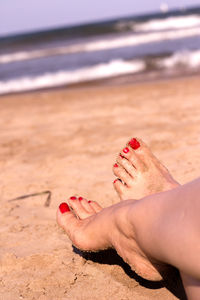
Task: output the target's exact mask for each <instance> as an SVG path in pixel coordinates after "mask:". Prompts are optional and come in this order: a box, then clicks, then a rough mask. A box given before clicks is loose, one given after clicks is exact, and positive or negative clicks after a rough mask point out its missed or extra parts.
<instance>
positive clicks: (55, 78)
mask: <svg viewBox="0 0 200 300" xmlns="http://www.w3.org/2000/svg"><path fill="white" fill-rule="evenodd" d="M199 71H200V7H196V8H191V9H185V10H179V11H178V10H176V11H170V12H167V13H157V14H149V15H143V16H130V17H127V18H118V19H115V20H110V21H104V22H99V23H91V24H83V25H78V26H73V27H66V28H56V29H52V30H48V31H42V32H31V33H26V34H21V35H16V36H8V37H0V94H6V93H13V92H22V91H28V90H36V89H41V88H50V87H57V86H62V85H65V86H68V85H71V84H74V83H82V82H85V81H93V80H97V79H104V78H106V79H107V80H109V79H112V78H113V77H117V76H121V77H123V76H127V75H128V76H129V80H130V78H131V81H132V82H134V80H136V79H137V78H140V79H145V78H146V77H151V76H152V77H159V78H160V77H163V76H166V75H167V76H173V75H180V76H181V75H187V74H193V73H198V72H199Z"/></svg>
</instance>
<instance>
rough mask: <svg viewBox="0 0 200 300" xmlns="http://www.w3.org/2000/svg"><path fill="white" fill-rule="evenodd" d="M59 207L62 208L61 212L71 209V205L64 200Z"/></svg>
mask: <svg viewBox="0 0 200 300" xmlns="http://www.w3.org/2000/svg"><path fill="white" fill-rule="evenodd" d="M59 209H60V212H61V213H62V214H64V213H66V212H68V211H70V208H69V206H68V205H67V203H65V202H63V203H61V204H60V205H59Z"/></svg>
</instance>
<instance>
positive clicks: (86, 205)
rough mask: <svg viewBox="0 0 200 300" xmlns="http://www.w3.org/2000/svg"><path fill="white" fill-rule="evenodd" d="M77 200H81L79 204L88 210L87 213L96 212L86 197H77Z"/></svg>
mask: <svg viewBox="0 0 200 300" xmlns="http://www.w3.org/2000/svg"><path fill="white" fill-rule="evenodd" d="M78 200H79V201H80V202H81V205H82V206H83V208H85V210H86V211H87V212H88V214H90V215H92V214H94V213H96V211H95V210H94V208H93V207H92V206H91V205H90V203H88V200H87V199H84V198H82V197H79V198H78Z"/></svg>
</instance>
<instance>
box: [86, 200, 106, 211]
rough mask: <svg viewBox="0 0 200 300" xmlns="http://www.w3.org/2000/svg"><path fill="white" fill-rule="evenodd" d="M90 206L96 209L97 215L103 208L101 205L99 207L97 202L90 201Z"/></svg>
mask: <svg viewBox="0 0 200 300" xmlns="http://www.w3.org/2000/svg"><path fill="white" fill-rule="evenodd" d="M88 204H89V205H90V206H91V207H92V208H93V209H94V211H95V212H96V213H98V212H100V211H101V210H102V209H103V208H102V206H101V205H99V203H97V202H96V201H91V200H89V201H88Z"/></svg>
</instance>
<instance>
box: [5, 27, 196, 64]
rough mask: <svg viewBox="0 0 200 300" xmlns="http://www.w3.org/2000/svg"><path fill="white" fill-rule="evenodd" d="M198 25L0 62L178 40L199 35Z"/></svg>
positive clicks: (15, 55) (13, 56)
mask: <svg viewBox="0 0 200 300" xmlns="http://www.w3.org/2000/svg"><path fill="white" fill-rule="evenodd" d="M199 35H200V27H196V28H187V29H179V30H169V31H164V32H153V33H149V34H146V33H143V34H131V35H127V36H121V37H116V38H112V39H102V40H98V41H95V42H94V41H92V42H88V43H86V44H78V45H72V46H68V47H60V48H55V49H48V50H35V51H31V52H18V53H13V54H5V55H0V64H6V63H11V62H16V61H22V60H29V59H36V58H42V57H48V56H54V55H64V54H73V53H79V52H94V51H102V50H109V49H115V48H121V47H128V46H137V45H142V44H148V43H153V42H159V41H164V40H178V39H182V38H187V37H192V36H199Z"/></svg>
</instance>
